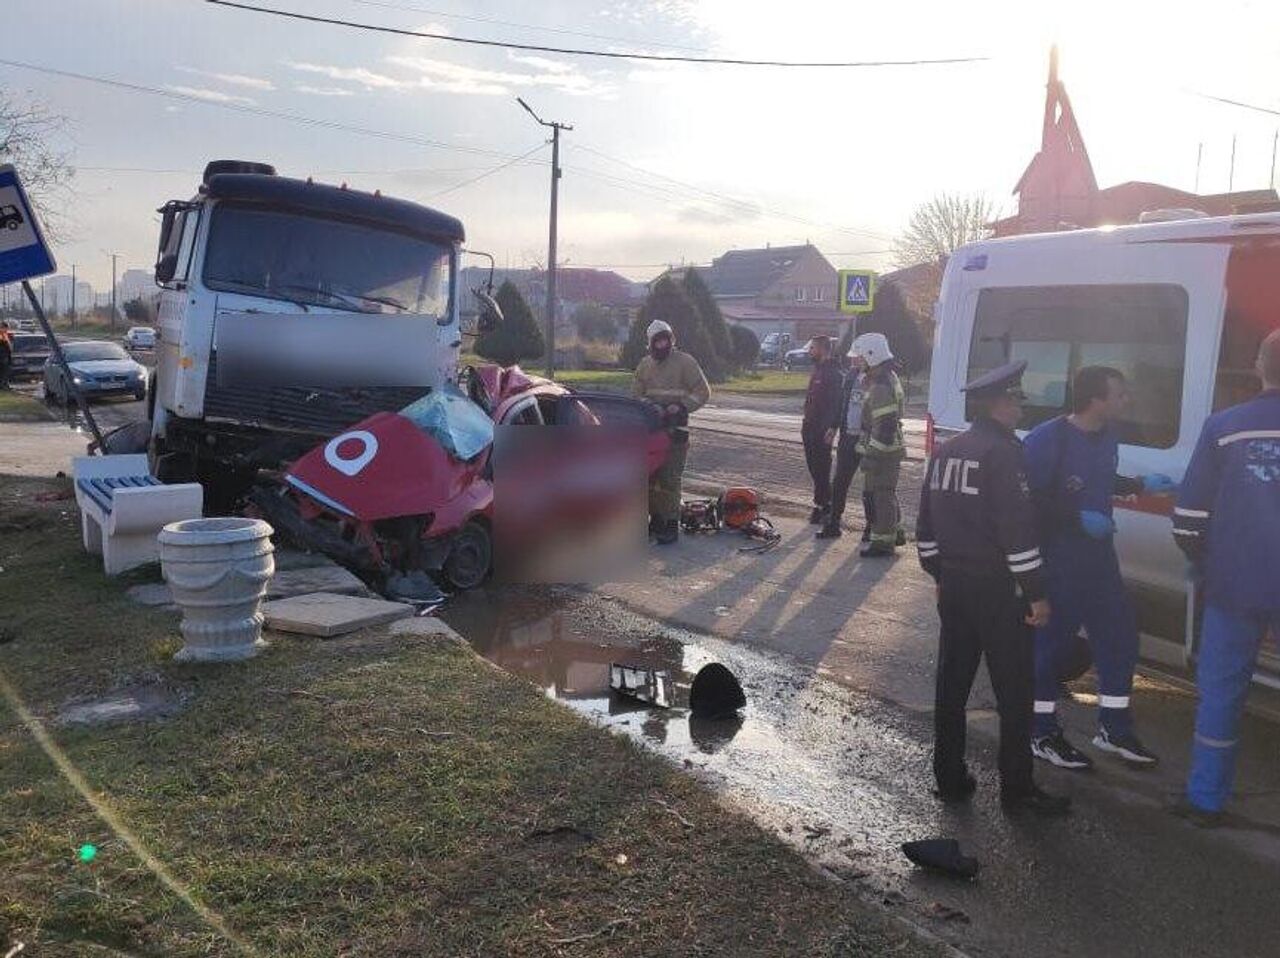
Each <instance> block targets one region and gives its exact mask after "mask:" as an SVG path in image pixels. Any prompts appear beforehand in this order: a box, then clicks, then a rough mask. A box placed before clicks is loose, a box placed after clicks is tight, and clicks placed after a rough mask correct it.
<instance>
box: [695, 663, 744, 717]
mask: <svg viewBox="0 0 1280 958" xmlns="http://www.w3.org/2000/svg"><path fill="white" fill-rule="evenodd" d="M746 704H747V697H746V695H745V694H744V693H743V691H742V683H740V682H739V681H738V679H737V677H736V676H735V675H734V674H733V673H732V672H730V671H729V670H728V669H727V668H725V667H724V666H723V665H721V664H720V663H719V662H712V663H711V664H710V665H704V666H703V667H702V668H701V669H700V670H699V671H698V674H697V675H695V676H694V677H693V685H692V686H690V688H689V711H691V712H692V713H693V715H694V717H695V718H700V719H717V718H728V717H730V716H732V715H733V714H734V713H736V712H737V711H738V709H740V708H742V707H743V706H744V705H746Z"/></svg>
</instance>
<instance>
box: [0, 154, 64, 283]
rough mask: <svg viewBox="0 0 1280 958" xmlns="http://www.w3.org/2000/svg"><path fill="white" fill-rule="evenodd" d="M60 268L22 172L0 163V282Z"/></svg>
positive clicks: (29, 276) (14, 281) (10, 281)
mask: <svg viewBox="0 0 1280 958" xmlns="http://www.w3.org/2000/svg"><path fill="white" fill-rule="evenodd" d="M57 268H58V265H57V263H55V262H54V260H53V253H52V252H51V251H50V249H49V244H48V243H46V242H45V238H44V231H43V230H41V229H40V222H39V220H37V219H36V215H35V212H34V211H33V210H32V209H31V204H30V203H29V202H28V201H27V194H26V191H25V190H23V188H22V183H20V182H19V181H18V171H17V170H15V169H14V168H13V167H12V166H9V165H8V164H0V285H3V284H5V283H16V282H17V281H18V280H22V279H30V278H31V277H32V276H44V275H45V274H46V273H52V272H53V271H54V270H56V269H57Z"/></svg>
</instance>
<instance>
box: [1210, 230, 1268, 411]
mask: <svg viewBox="0 0 1280 958" xmlns="http://www.w3.org/2000/svg"><path fill="white" fill-rule="evenodd" d="M1277 303H1280V241H1278V240H1276V239H1265V240H1254V241H1250V242H1248V243H1242V244H1240V245H1238V246H1236V247H1235V248H1234V249H1232V250H1231V257H1230V259H1228V260H1227V307H1226V312H1225V314H1224V315H1223V320H1222V344H1221V347H1220V349H1219V350H1218V369H1217V375H1216V376H1215V378H1214V382H1213V411H1214V412H1217V411H1218V410H1219V409H1226V408H1227V407H1228V406H1234V405H1236V404H1237V403H1242V402H1245V401H1246V400H1248V399H1252V398H1253V397H1254V396H1255V395H1256V394H1257V392H1258V390H1259V389H1260V388H1261V387H1262V384H1261V383H1260V382H1259V381H1258V374H1257V373H1256V372H1255V371H1254V368H1253V364H1254V361H1255V360H1256V359H1257V358H1258V347H1259V346H1261V345H1262V340H1263V339H1264V338H1265V337H1266V335H1267V334H1268V333H1270V332H1271V331H1272V330H1273V329H1275V328H1276V327H1277V326H1280V314H1278V313H1277V312H1276V304H1277Z"/></svg>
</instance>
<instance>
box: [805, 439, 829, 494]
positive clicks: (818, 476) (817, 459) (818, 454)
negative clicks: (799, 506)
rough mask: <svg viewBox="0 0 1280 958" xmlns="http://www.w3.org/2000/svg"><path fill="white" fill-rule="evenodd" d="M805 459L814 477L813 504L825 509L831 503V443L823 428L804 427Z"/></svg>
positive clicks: (810, 473)
mask: <svg viewBox="0 0 1280 958" xmlns="http://www.w3.org/2000/svg"><path fill="white" fill-rule="evenodd" d="M800 438H801V439H802V440H803V441H804V461H805V464H806V465H807V466H808V467H809V475H810V476H811V477H812V479H813V504H814V505H815V506H818V507H820V508H823V509H825V508H826V507H827V506H828V505H829V504H830V503H831V445H830V444H829V443H828V442H826V440H825V437H824V436H823V430H821V429H813V428H810V427H807V426H806V427H803V428H802V429H801V430H800Z"/></svg>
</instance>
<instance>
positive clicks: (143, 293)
mask: <svg viewBox="0 0 1280 958" xmlns="http://www.w3.org/2000/svg"><path fill="white" fill-rule="evenodd" d="M159 291H160V287H158V286H157V285H156V282H155V274H154V273H153V271H152V270H149V269H127V270H125V271H124V272H123V273H121V274H120V281H119V282H118V283H116V304H117V306H118V307H119V308H120V309H122V310H123V309H124V304H125V303H128V302H131V301H132V300H135V299H141V300H143V301H144V302H145V301H147V300H149V299H151V298H152V297H153V296H155V295H156V294H157V293H158V292H159Z"/></svg>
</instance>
